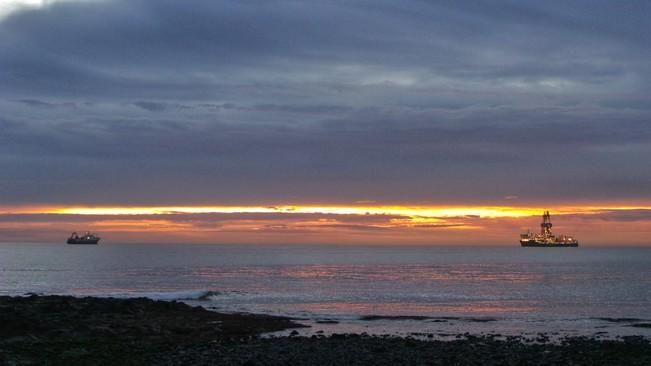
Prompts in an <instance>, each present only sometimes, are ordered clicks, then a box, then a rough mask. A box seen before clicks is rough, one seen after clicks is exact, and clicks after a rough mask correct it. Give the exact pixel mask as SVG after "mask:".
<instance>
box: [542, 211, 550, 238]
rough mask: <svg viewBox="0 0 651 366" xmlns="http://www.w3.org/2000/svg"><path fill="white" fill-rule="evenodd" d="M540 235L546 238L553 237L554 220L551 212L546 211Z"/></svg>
mask: <svg viewBox="0 0 651 366" xmlns="http://www.w3.org/2000/svg"><path fill="white" fill-rule="evenodd" d="M540 235H542V236H544V237H545V238H548V237H550V236H552V218H551V216H550V215H549V211H545V213H544V214H543V221H542V222H541V223H540Z"/></svg>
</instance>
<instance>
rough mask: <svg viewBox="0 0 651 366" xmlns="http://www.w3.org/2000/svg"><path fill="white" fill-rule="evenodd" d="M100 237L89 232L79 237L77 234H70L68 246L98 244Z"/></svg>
mask: <svg viewBox="0 0 651 366" xmlns="http://www.w3.org/2000/svg"><path fill="white" fill-rule="evenodd" d="M99 239H100V237H99V236H97V235H95V234H91V233H89V232H86V234H84V235H82V236H79V235H77V233H72V234H70V237H69V238H68V242H67V243H68V244H97V243H98V242H99Z"/></svg>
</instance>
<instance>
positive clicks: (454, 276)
mask: <svg viewBox="0 0 651 366" xmlns="http://www.w3.org/2000/svg"><path fill="white" fill-rule="evenodd" d="M29 294H62V295H73V296H79V297H82V296H102V297H119V298H133V297H147V298H151V299H157V300H166V301H183V302H186V303H188V304H191V305H193V306H202V307H205V308H207V309H209V310H214V311H220V312H238V313H239V312H244V313H262V314H272V315H282V316H289V317H293V318H296V319H298V321H299V322H301V323H303V324H305V325H308V326H309V327H308V328H303V329H301V330H300V331H299V333H300V334H301V335H306V336H309V335H313V334H333V333H351V332H352V333H367V334H373V335H394V336H427V337H430V338H432V337H434V338H437V339H446V338H451V337H455V336H457V335H458V334H464V333H465V334H471V335H483V334H493V335H495V334H499V335H502V336H509V335H513V336H525V337H536V336H537V335H538V336H539V335H540V333H545V334H547V335H549V336H551V337H565V336H590V337H597V338H618V337H624V336H631V335H641V336H644V337H651V248H625V247H615V246H613V247H610V248H609V247H599V248H591V247H587V246H585V247H579V248H521V247H519V246H515V245H514V246H512V247H441V246H436V247H432V246H401V245H393V246H388V245H385V246H359V245H206V244H201V245H193V244H175V245H173V244H138V245H136V244H130V245H127V244H120V245H118V244H110V243H106V244H105V243H101V244H100V245H66V244H59V243H56V244H52V243H42V244H24V243H4V244H0V295H11V296H24V295H29Z"/></svg>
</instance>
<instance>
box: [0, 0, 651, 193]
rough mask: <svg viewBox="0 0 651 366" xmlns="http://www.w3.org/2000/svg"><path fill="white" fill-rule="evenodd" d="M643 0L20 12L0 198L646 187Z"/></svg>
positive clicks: (6, 55)
mask: <svg viewBox="0 0 651 366" xmlns="http://www.w3.org/2000/svg"><path fill="white" fill-rule="evenodd" d="M650 11H651V5H649V3H648V2H646V1H629V2H626V3H625V4H620V3H613V2H601V1H574V2H572V3H571V4H568V3H567V2H564V1H547V2H542V3H541V2H534V1H525V2H523V1H501V2H499V4H496V3H495V2H493V1H476V2H464V3H460V2H458V1H441V2H436V3H428V2H420V1H410V2H407V3H404V2H403V3H400V4H396V3H393V2H388V1H373V2H363V1H361V2H350V1H324V2H316V3H315V2H295V1H271V2H264V3H253V2H247V1H220V2H209V1H195V0H190V1H183V2H179V1H172V0H129V1H126V0H115V1H102V2H56V3H54V4H52V5H51V6H48V7H45V8H40V9H31V10H25V11H21V12H15V13H13V14H12V15H10V16H9V17H7V18H5V19H3V20H0V172H1V173H0V174H2V176H1V178H2V179H1V180H0V198H1V199H2V203H3V204H38V203H75V204H78V203H85V204H108V203H110V204H176V203H184V204H204V203H224V204H229V203H233V204H244V203H254V204H261V203H262V204H266V203H284V202H355V201H359V200H374V201H381V202H449V203H458V202H473V203H494V202H500V201H503V200H504V199H505V197H518V198H517V200H516V201H518V202H535V201H539V202H562V201H578V200H584V201H590V200H628V201H644V200H646V201H648V200H649V199H650V198H651V188H650V187H651V169H649V168H647V165H648V162H647V158H646V157H647V156H649V154H650V153H651V144H650V143H651V122H650V117H651V107H650V106H651V100H650V98H649V95H651V94H650V92H651V90H650V88H649V85H651V66H650V65H649V63H648V60H649V59H650V57H651V47H650V46H649V45H650V44H651V25H649V23H648V21H647V19H646V15H647V14H649V12H650ZM513 201H514V200H512V199H509V202H511V203H512V202H513Z"/></svg>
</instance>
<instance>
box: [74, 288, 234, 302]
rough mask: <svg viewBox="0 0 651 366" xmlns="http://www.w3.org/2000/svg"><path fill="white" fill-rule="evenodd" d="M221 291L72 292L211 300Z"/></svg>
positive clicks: (166, 299) (98, 295)
mask: <svg viewBox="0 0 651 366" xmlns="http://www.w3.org/2000/svg"><path fill="white" fill-rule="evenodd" d="M221 294H222V293H221V292H219V291H216V290H188V291H171V292H108V293H100V294H96V293H92V294H91V293H84V294H79V293H77V294H73V295H74V296H97V297H114V298H120V299H135V298H138V297H145V298H148V299H152V300H164V301H211V300H214V299H215V298H216V297H217V296H219V295H221Z"/></svg>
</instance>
